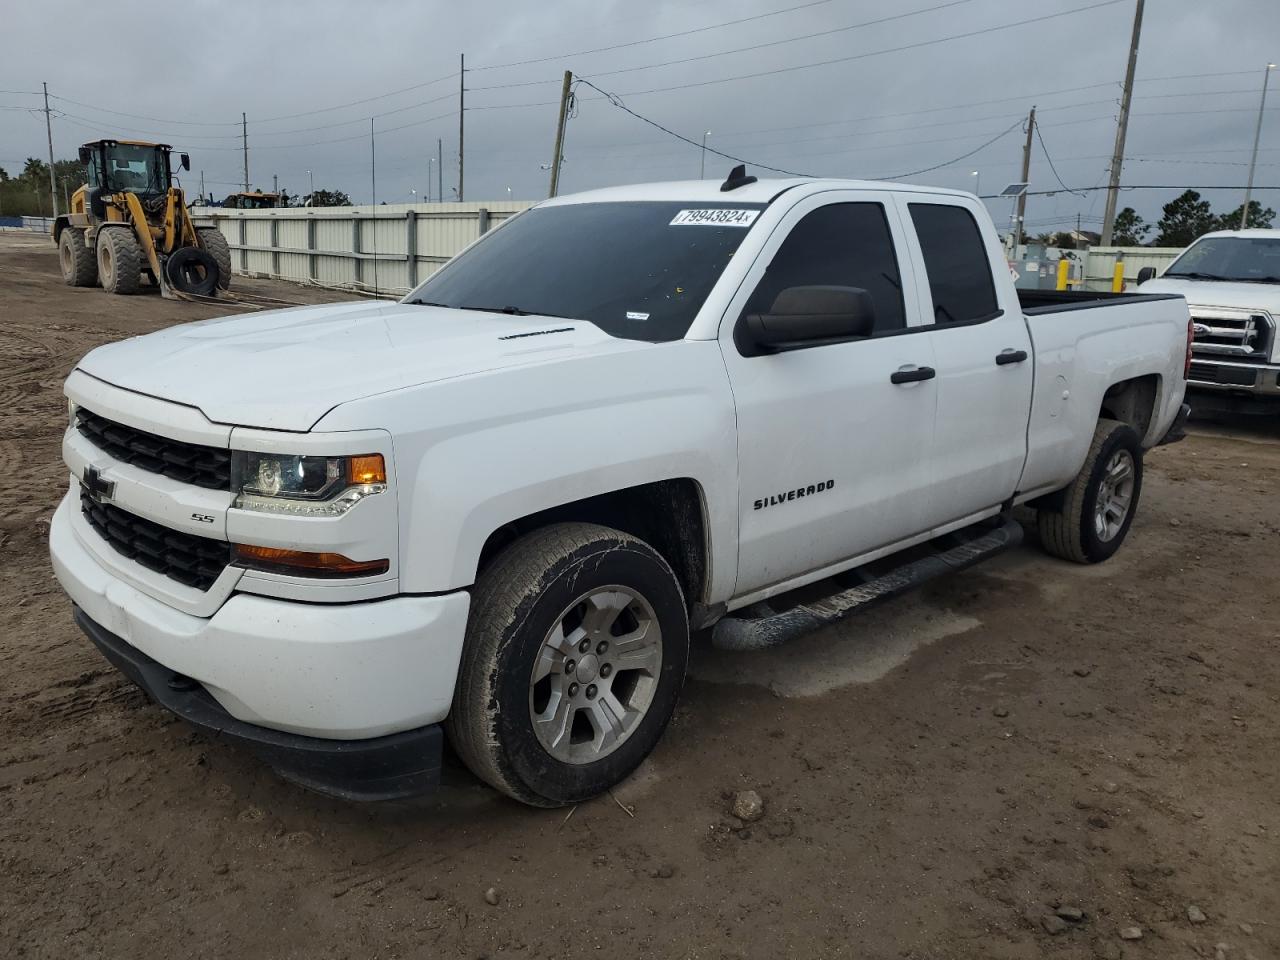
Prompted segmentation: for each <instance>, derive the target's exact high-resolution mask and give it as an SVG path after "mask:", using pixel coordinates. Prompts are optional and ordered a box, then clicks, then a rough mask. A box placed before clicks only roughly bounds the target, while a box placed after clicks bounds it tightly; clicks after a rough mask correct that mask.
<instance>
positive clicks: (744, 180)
mask: <svg viewBox="0 0 1280 960" xmlns="http://www.w3.org/2000/svg"><path fill="white" fill-rule="evenodd" d="M755 182H756V178H755V177H748V176H747V165H746V164H745V163H740V164H738V165H737V166H736V167H734V168H733V169H732V170H730V171H729V177H728V179H726V180H725V182H724V183H722V184H720V192H721V193H728V192H729V191H730V190H737V189H738V188H739V187H745V186H746V185H747V184H749V183H755Z"/></svg>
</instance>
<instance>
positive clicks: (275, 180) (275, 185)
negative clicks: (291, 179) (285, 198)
mask: <svg viewBox="0 0 1280 960" xmlns="http://www.w3.org/2000/svg"><path fill="white" fill-rule="evenodd" d="M271 192H272V193H279V192H280V178H279V177H278V176H276V175H275V174H274V173H273V174H272V175H271Z"/></svg>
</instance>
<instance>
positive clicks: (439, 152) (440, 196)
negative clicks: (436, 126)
mask: <svg viewBox="0 0 1280 960" xmlns="http://www.w3.org/2000/svg"><path fill="white" fill-rule="evenodd" d="M436 202H437V203H444V140H442V139H441V138H439V137H437V138H436Z"/></svg>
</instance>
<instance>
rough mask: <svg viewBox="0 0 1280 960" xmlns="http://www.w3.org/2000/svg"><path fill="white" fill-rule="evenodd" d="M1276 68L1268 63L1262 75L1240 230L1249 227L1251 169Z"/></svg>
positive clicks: (1251, 189)
mask: <svg viewBox="0 0 1280 960" xmlns="http://www.w3.org/2000/svg"><path fill="white" fill-rule="evenodd" d="M1275 68H1276V65H1275V64H1274V63H1268V64H1267V69H1266V70H1265V71H1264V72H1263V74H1262V102H1261V103H1260V104H1258V126H1257V127H1256V128H1254V131H1253V156H1252V157H1251V158H1250V160H1249V185H1248V186H1247V187H1245V188H1244V206H1243V207H1242V208H1241V210H1240V229H1241V230H1243V229H1244V228H1245V227H1247V226H1248V225H1249V201H1250V200H1251V199H1252V197H1253V169H1254V167H1256V166H1257V165H1258V141H1259V140H1261V139H1262V115H1263V111H1264V110H1266V109H1267V81H1268V80H1270V79H1271V71H1272V70H1274V69H1275Z"/></svg>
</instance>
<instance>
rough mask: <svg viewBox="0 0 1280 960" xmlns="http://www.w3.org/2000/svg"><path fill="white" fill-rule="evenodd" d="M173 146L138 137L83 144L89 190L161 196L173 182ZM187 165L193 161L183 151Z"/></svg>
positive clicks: (184, 163) (82, 156)
mask: <svg viewBox="0 0 1280 960" xmlns="http://www.w3.org/2000/svg"><path fill="white" fill-rule="evenodd" d="M172 149H173V148H172V147H170V146H169V145H168V144H164V143H146V142H143V141H137V140H96V141H94V142H93V143H86V144H85V145H84V146H82V147H81V148H80V162H81V163H83V164H84V165H85V167H86V168H87V170H88V175H89V190H90V191H91V192H98V193H100V194H107V195H111V194H116V193H135V194H137V195H138V196H140V197H143V196H159V195H160V194H163V193H165V192H166V191H167V190H168V189H169V187H170V185H171V184H172V179H173V177H172V168H171V154H172ZM181 163H182V167H183V169H188V168H189V166H190V161H189V160H188V159H187V155H186V154H185V153H184V154H182V155H181Z"/></svg>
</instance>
